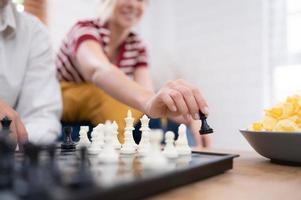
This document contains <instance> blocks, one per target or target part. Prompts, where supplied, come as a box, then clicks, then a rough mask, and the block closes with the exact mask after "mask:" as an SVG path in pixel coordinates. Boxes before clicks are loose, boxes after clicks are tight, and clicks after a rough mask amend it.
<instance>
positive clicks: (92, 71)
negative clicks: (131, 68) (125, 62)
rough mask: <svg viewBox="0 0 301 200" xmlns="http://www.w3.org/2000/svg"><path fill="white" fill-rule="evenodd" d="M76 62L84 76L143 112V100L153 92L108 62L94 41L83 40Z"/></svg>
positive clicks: (116, 97)
mask: <svg viewBox="0 0 301 200" xmlns="http://www.w3.org/2000/svg"><path fill="white" fill-rule="evenodd" d="M76 62H77V63H78V67H79V70H80V71H81V72H82V74H83V76H84V78H85V79H86V80H87V81H90V82H92V83H94V84H95V85H97V86H98V87H100V88H101V89H103V90H104V91H105V92H107V93H108V94H109V95H111V96H112V97H114V98H115V99H117V100H119V101H121V102H123V103H125V104H127V105H129V106H131V107H133V108H136V109H138V110H140V111H142V112H145V102H146V101H147V100H148V99H149V98H151V97H152V96H153V95H154V93H153V92H152V91H151V90H148V89H145V88H143V87H142V86H141V85H139V84H137V83H136V82H135V81H132V80H131V79H129V78H128V77H127V76H126V75H125V74H124V73H123V72H121V71H120V70H119V69H118V68H117V67H116V66H114V65H113V64H111V63H110V61H109V60H108V59H107V57H106V56H105V55H104V53H103V51H102V49H101V47H100V46H99V44H97V43H96V42H94V41H86V42H83V43H82V44H81V45H80V47H79V49H78V52H77V55H76Z"/></svg>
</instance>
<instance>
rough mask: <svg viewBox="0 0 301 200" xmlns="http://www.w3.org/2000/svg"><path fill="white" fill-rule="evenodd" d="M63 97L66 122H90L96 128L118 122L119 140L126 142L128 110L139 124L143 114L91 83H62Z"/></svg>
mask: <svg viewBox="0 0 301 200" xmlns="http://www.w3.org/2000/svg"><path fill="white" fill-rule="evenodd" d="M61 90H62V96H63V117H62V120H63V121H64V122H84V121H89V122H91V123H92V124H93V125H94V126H96V125H97V124H99V123H104V122H105V121H106V120H111V121H116V122H117V124H118V127H119V128H118V133H119V134H118V139H119V141H120V142H121V143H123V141H124V127H125V121H124V118H125V117H126V114H127V111H128V109H131V111H132V116H133V118H134V119H135V121H134V124H136V123H137V122H138V120H139V119H140V117H141V116H142V113H141V112H140V111H138V110H136V109H133V108H131V107H129V106H127V105H125V104H123V103H121V102H119V101H117V100H115V99H113V98H112V97H111V96H109V95H108V94H107V93H105V92H104V91H103V90H101V89H99V88H98V87H96V86H95V85H94V84H91V83H73V82H61Z"/></svg>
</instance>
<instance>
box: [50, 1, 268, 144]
mask: <svg viewBox="0 0 301 200" xmlns="http://www.w3.org/2000/svg"><path fill="white" fill-rule="evenodd" d="M263 1H264V0H252V1H250V0H227V1H222V0H185V1H182V0H164V1H162V0H152V1H149V2H150V3H149V6H148V9H147V13H146V16H145V18H144V20H143V23H142V24H141V25H140V26H139V27H138V30H139V32H140V33H141V34H142V36H143V37H144V39H145V41H146V43H147V45H148V46H149V50H150V55H151V63H152V68H151V69H152V74H153V75H156V76H153V77H154V80H155V85H156V87H159V86H160V85H161V84H162V83H163V82H164V81H165V80H168V79H172V78H178V77H182V78H184V79H186V80H188V81H190V82H192V83H194V84H196V85H197V86H198V87H199V88H200V90H201V91H202V93H203V94H204V96H205V97H206V99H207V101H208V103H209V106H210V113H211V115H210V117H209V119H208V122H209V124H210V125H211V126H212V127H213V128H214V129H215V133H214V134H213V139H214V145H215V146H216V147H218V148H232V149H250V147H249V146H248V145H247V143H246V142H245V140H244V139H243V138H242V136H241V135H240V133H239V131H238V129H240V128H247V127H248V126H249V124H250V123H251V122H252V121H254V120H257V119H259V118H260V116H261V114H262V109H263V100H264V99H263V98H264V96H263V92H264V91H263V88H264V85H263V83H264V82H263V77H264V76H263V75H264V74H263V71H264V69H265V65H264V63H266V62H265V60H266V52H265V48H264V44H265V40H264V39H265V38H266V36H265V24H264V22H265V19H264V15H263V14H264V10H263V8H264V6H263ZM49 2H50V12H49V13H50V22H49V24H50V28H51V33H52V37H53V41H54V44H55V46H56V47H57V46H58V44H59V42H60V40H61V37H62V35H63V34H64V33H65V32H66V31H67V29H68V28H70V26H71V24H72V23H73V22H74V21H75V19H78V18H82V17H91V16H93V12H94V10H95V5H96V1H95V0H90V1H88V0H51V1H49ZM68 3H72V8H73V9H72V10H69V8H68V9H67V7H68V5H67V4H68ZM92 10H93V12H92ZM158 72H160V73H158Z"/></svg>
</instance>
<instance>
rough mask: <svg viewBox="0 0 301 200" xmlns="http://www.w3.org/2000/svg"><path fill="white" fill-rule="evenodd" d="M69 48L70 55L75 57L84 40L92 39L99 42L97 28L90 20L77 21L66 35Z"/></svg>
mask: <svg viewBox="0 0 301 200" xmlns="http://www.w3.org/2000/svg"><path fill="white" fill-rule="evenodd" d="M67 39H68V43H69V45H68V46H69V50H70V54H71V56H72V57H75V55H76V52H77V49H78V47H79V46H80V44H81V43H82V42H84V41H86V40H94V41H96V42H98V43H99V44H101V37H100V34H99V31H98V28H97V27H96V26H95V25H94V24H93V23H92V21H79V22H77V23H76V24H75V25H74V26H73V27H72V28H71V30H70V32H69V33H68V35H67Z"/></svg>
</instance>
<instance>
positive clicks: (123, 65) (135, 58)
mask: <svg viewBox="0 0 301 200" xmlns="http://www.w3.org/2000/svg"><path fill="white" fill-rule="evenodd" d="M85 40H95V41H96V42H98V43H99V44H100V45H101V47H102V49H103V51H104V53H105V54H106V55H107V51H108V44H109V43H110V30H109V29H108V26H107V24H106V23H102V22H101V21H100V20H99V19H95V20H86V21H79V22H77V23H76V24H75V25H74V26H73V27H72V28H71V30H70V32H69V33H68V34H67V36H66V37H65V39H64V40H63V43H62V45H61V47H60V49H59V51H58V53H57V56H56V62H55V63H56V66H57V75H58V78H59V80H64V81H73V82H77V83H80V82H84V81H85V80H84V78H83V76H82V75H81V73H80V71H79V70H78V68H77V66H76V64H75V63H74V62H73V61H72V60H73V58H74V57H75V55H76V51H77V49H78V47H79V46H80V44H81V43H82V42H83V41H85ZM118 52H119V53H118V55H117V59H116V63H115V64H116V65H117V66H118V67H119V68H120V70H121V71H123V72H124V73H125V74H127V75H129V76H132V75H133V72H134V70H135V69H136V68H138V67H148V58H147V52H146V48H145V46H144V45H143V43H142V41H141V40H140V39H139V37H138V36H137V35H136V34H135V33H132V32H131V33H130V34H129V35H128V37H127V38H126V40H125V41H124V42H123V43H122V44H121V45H120V47H119V51H118Z"/></svg>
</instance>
